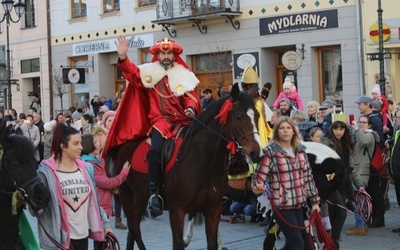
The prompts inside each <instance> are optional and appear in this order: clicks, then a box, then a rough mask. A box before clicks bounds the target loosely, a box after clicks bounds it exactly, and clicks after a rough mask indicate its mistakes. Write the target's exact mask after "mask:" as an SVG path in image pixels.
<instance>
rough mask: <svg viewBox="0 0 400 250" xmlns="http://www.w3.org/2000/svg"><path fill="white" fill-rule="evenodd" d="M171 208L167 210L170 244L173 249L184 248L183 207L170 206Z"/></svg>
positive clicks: (182, 249) (181, 249) (180, 249)
mask: <svg viewBox="0 0 400 250" xmlns="http://www.w3.org/2000/svg"><path fill="white" fill-rule="evenodd" d="M171 207H173V209H171V210H170V212H169V223H170V225H171V231H172V244H173V249H174V250H184V249H185V243H184V241H183V228H184V224H185V223H184V221H185V212H184V211H183V209H181V208H178V207H175V206H171Z"/></svg>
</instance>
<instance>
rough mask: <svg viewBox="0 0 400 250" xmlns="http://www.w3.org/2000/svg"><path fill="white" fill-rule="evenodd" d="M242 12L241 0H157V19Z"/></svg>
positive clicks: (170, 19) (171, 19)
mask: <svg viewBox="0 0 400 250" xmlns="http://www.w3.org/2000/svg"><path fill="white" fill-rule="evenodd" d="M223 13H225V14H232V13H239V14H241V12H240V0H157V21H158V22H160V21H162V20H169V21H173V20H175V21H177V19H186V20H187V18H195V17H201V16H207V15H215V14H223Z"/></svg>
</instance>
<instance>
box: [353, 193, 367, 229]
mask: <svg viewBox="0 0 400 250" xmlns="http://www.w3.org/2000/svg"><path fill="white" fill-rule="evenodd" d="M353 187H354V190H358V188H357V187H356V186H353ZM364 188H365V185H364ZM358 202H360V203H361V202H362V200H361V199H360V200H359V201H358ZM353 204H354V207H355V211H354V213H355V214H354V217H355V219H356V228H364V226H365V222H364V221H363V219H362V216H361V215H360V213H359V211H358V210H357V204H355V203H354V202H353Z"/></svg>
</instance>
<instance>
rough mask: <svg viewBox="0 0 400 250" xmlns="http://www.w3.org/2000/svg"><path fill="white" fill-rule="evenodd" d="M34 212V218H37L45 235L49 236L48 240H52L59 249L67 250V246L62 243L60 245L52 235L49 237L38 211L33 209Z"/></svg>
mask: <svg viewBox="0 0 400 250" xmlns="http://www.w3.org/2000/svg"><path fill="white" fill-rule="evenodd" d="M34 213H35V216H36V218H37V220H38V222H39V224H40V226H41V227H42V229H43V231H44V233H45V234H46V235H47V237H48V238H49V240H50V241H51V242H53V244H54V245H56V247H58V248H59V249H61V250H68V248H65V247H64V246H63V245H61V243H59V242H58V241H56V240H55V239H54V238H53V237H51V235H50V234H49V233H48V232H47V231H46V229H45V228H44V226H43V223H42V221H41V220H40V217H39V213H38V212H37V211H34Z"/></svg>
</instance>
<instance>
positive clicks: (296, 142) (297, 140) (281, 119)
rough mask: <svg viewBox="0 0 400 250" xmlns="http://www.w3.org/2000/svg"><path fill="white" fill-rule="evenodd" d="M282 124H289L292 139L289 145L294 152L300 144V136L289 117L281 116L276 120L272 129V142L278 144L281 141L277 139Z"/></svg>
mask: <svg viewBox="0 0 400 250" xmlns="http://www.w3.org/2000/svg"><path fill="white" fill-rule="evenodd" d="M284 122H287V123H289V125H290V126H291V127H292V129H293V137H292V140H291V141H290V145H291V146H292V148H293V151H295V150H296V149H297V147H298V146H299V144H300V135H299V133H298V131H297V129H296V124H295V123H294V122H293V120H292V119H290V117H288V116H281V117H279V118H278V120H276V122H275V125H274V129H273V139H274V141H276V142H278V143H279V142H280V141H281V140H280V138H279V135H278V129H279V127H280V126H281V124H282V123H284Z"/></svg>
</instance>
